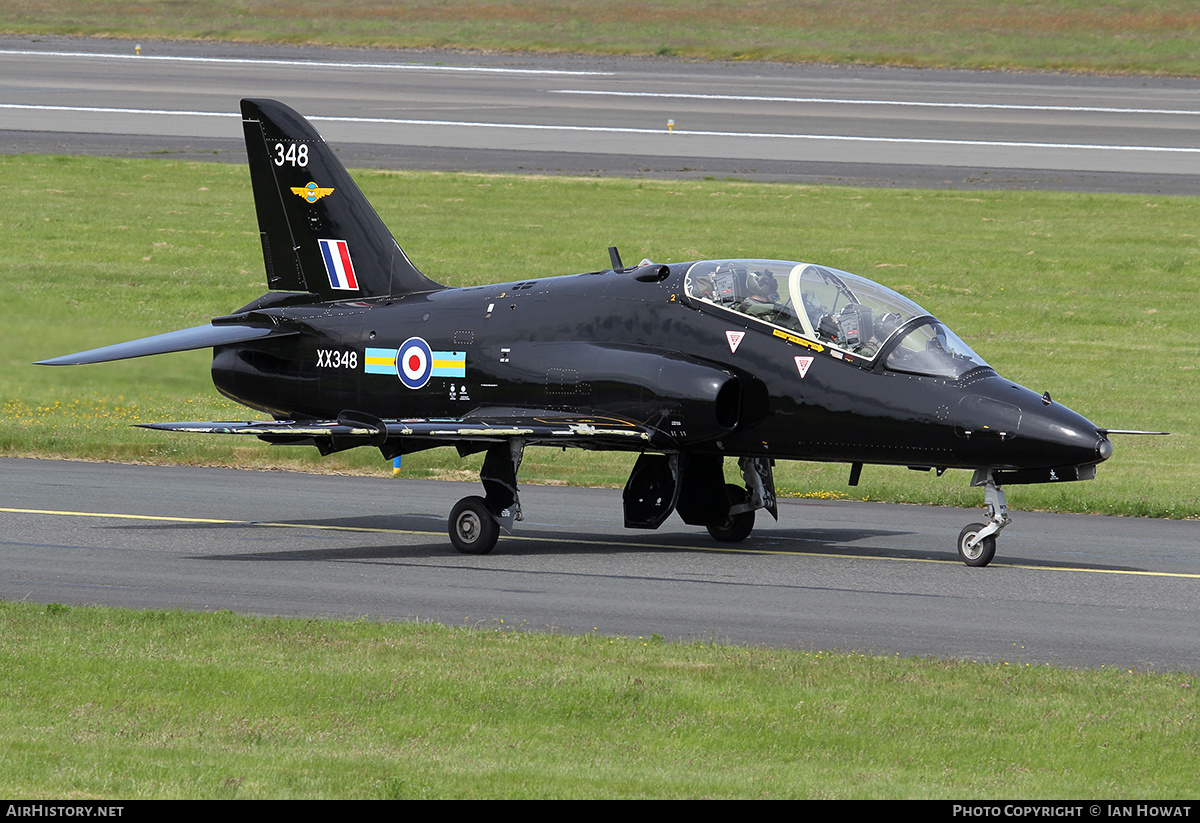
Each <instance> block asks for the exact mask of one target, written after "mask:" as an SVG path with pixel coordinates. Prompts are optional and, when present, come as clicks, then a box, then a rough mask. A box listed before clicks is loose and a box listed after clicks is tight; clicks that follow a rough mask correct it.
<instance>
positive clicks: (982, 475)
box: [958, 469, 1012, 566]
mask: <svg viewBox="0 0 1200 823" xmlns="http://www.w3.org/2000/svg"><path fill="white" fill-rule="evenodd" d="M971 485H972V486H983V487H984V490H983V502H984V505H985V506H987V513H988V522H987V523H972V524H971V525H969V526H967V527H966V528H964V529H963V530H962V531H961V532H959V533H958V556H959V557H960V558H962V562H964V563H966V564H967V565H968V566H986V565H987V564H988V563H991V562H992V558H993V557H995V556H996V535H997V534H999V533H1000V530H1001V529H1003V528H1004V527H1005V526H1007V525H1008V524H1009V523H1011V522H1012V521H1011V520H1009V517H1008V503H1007V501H1006V498H1005V496H1004V489H1002V488H1000V484H999V483H997V482H996V478H995V477H994V476H993V474H992V471H991V469H979V470H978V471H976V472H975V476H974V477H973V478H971Z"/></svg>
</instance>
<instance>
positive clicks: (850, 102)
mask: <svg viewBox="0 0 1200 823" xmlns="http://www.w3.org/2000/svg"><path fill="white" fill-rule="evenodd" d="M547 93H548V94H587V95H595V96H601V97H650V98H656V99H666V100H718V101H726V100H727V101H733V102H752V103H824V104H831V105H838V106H908V107H915V108H945V109H990V110H997V111H1057V112H1090V113H1095V112H1100V113H1103V114H1179V115H1187V116H1193V117H1194V116H1197V115H1200V109H1126V108H1118V107H1115V106H1033V105H1020V104H1010V103H946V102H934V101H931V100H854V99H851V98H837V97H770V96H765V95H754V94H675V93H666V92H649V91H590V90H587V89H551V90H548V92H547Z"/></svg>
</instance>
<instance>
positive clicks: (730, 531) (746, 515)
mask: <svg viewBox="0 0 1200 823" xmlns="http://www.w3.org/2000/svg"><path fill="white" fill-rule="evenodd" d="M725 496H726V497H728V498H729V505H730V506H731V507H732V506H737V505H739V504H742V503H745V502H746V501H747V500H748V499H749V497H750V495H749V493H748V492H747V491H746V490H745V489H743V488H742V487H741V486H735V485H733V484H732V483H726V484H725ZM752 531H754V510H753V509H751V510H750V511H748V512H742V513H741V514H730V515H729V517H727V518H725V522H723V523H709V524H708V533H709V534H711V535H712V536H713V538H714V539H716V540H719V541H721V542H722V543H740V542H742V541H743V540H745V539H746V538H747V537H749V536H750V532H752Z"/></svg>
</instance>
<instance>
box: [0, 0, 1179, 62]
mask: <svg viewBox="0 0 1200 823" xmlns="http://www.w3.org/2000/svg"><path fill="white" fill-rule="evenodd" d="M1197 30H1200V8H1197V6H1196V4H1195V3H1194V2H1192V0H1106V2H1103V3H1096V2H1090V1H1089V0H924V2H921V3H914V2H904V1H903V0H841V1H840V2H828V1H827V0H826V1H824V2H822V1H821V0H803V1H802V2H797V0H752V2H746V0H708V2H704V3H694V2H687V0H586V2H584V0H442V2H438V3H429V2H423V1H422V0H342V2H338V3H336V4H331V3H327V2H317V0H285V1H284V2H277V0H240V2H236V3H230V2H225V0H190V2H180V1H179V0H142V2H136V3H135V2H128V1H127V0H125V1H123V2H122V1H120V0H56V2H53V3H48V2H31V3H6V4H3V6H2V7H0V32H9V33H18V34H32V35H40V34H70V35H85V36H112V37H125V38H166V39H172V38H186V39H199V40H232V41H246V42H268V43H302V44H323V45H342V46H363V47H379V48H413V47H418V48H438V49H476V50H505V51H538V52H567V53H574V54H622V55H663V56H672V57H682V58H692V59H702V60H712V59H715V60H783V61H806V62H812V61H817V62H831V63H858V64H875V65H877V64H889V65H904V66H921V67H930V66H940V67H960V68H1005V69H1036V70H1070V71H1090V72H1108V73H1118V72H1119V73H1125V72H1132V73H1141V74H1186V75H1196V74H1200V49H1197V48H1196V36H1195V33H1196V31H1197Z"/></svg>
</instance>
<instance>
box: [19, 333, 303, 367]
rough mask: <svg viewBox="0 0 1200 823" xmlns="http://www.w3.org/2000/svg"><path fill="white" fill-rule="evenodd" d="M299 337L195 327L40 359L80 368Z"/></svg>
mask: <svg viewBox="0 0 1200 823" xmlns="http://www.w3.org/2000/svg"><path fill="white" fill-rule="evenodd" d="M288 334H298V332H296V331H292V330H286V329H279V328H274V327H262V326H234V325H229V326H214V325H212V324H211V323H209V324H208V325H205V326H195V327H193V328H190V329H180V330H179V331H172V332H167V333H166V334H156V335H155V336H153V337H143V338H141V339H140V340H130V341H129V342H128V343H117V344H115V345H112V346H104V347H102V348H99V349H91V350H89V351H81V352H77V353H76V354H64V355H62V356H61V357H52V358H50V359H49V360H39V361H38V362H37V364H36V365H39V366H80V365H83V364H85V363H107V362H109V361H110V360H128V359H129V358H131V357H146V356H147V355H151V354H168V353H170V352H176V351H191V350H192V349H209V348H212V347H213V346H225V345H228V344H230V343H246V342H248V341H250V340H259V339H261V338H263V337H280V336H283V335H288Z"/></svg>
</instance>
